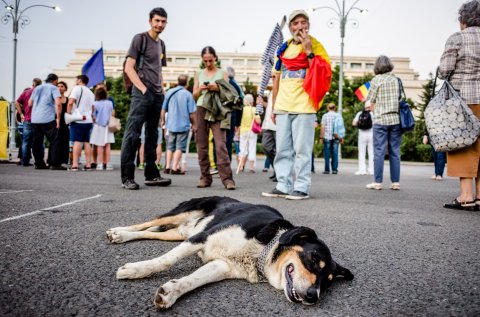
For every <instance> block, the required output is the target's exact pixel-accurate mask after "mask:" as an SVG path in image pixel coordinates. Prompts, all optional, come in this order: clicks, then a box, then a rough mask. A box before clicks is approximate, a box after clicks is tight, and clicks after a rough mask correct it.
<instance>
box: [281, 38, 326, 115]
mask: <svg viewBox="0 0 480 317" xmlns="http://www.w3.org/2000/svg"><path fill="white" fill-rule="evenodd" d="M310 39H311V40H312V51H313V53H314V54H315V55H319V56H320V57H321V58H323V59H325V60H326V61H327V62H328V63H330V59H329V57H328V54H327V52H326V51H325V49H324V48H323V45H322V44H320V42H318V41H317V40H316V39H314V38H313V37H310ZM289 42H290V44H289V45H288V47H287V49H286V50H285V53H284V55H283V57H285V58H295V57H297V56H298V54H300V53H302V52H303V46H302V44H294V43H293V42H292V40H290V41H289ZM277 59H278V58H277V57H276V58H275V63H274V65H275V64H276V62H277ZM274 67H275V66H274ZM274 70H275V69H274ZM275 72H276V73H277V75H278V76H280V87H279V89H278V94H277V99H276V100H275V106H274V112H277V111H283V112H291V113H316V110H315V108H314V106H313V100H312V99H311V98H310V96H309V95H308V94H307V93H306V92H305V90H304V89H303V82H304V80H305V75H306V74H307V69H299V70H295V71H290V70H288V69H286V68H285V66H284V65H282V68H281V70H280V71H275ZM320 103H321V102H320Z"/></svg>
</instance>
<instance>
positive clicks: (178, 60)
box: [175, 57, 187, 65]
mask: <svg viewBox="0 0 480 317" xmlns="http://www.w3.org/2000/svg"><path fill="white" fill-rule="evenodd" d="M186 63H187V59H186V58H185V57H177V58H175V64H180V65H185V64H186Z"/></svg>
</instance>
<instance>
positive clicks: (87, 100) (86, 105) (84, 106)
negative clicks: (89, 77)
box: [68, 85, 95, 123]
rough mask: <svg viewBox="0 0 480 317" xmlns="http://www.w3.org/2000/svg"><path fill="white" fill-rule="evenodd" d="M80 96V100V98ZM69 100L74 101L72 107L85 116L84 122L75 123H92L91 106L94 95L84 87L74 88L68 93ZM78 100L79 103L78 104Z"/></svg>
mask: <svg viewBox="0 0 480 317" xmlns="http://www.w3.org/2000/svg"><path fill="white" fill-rule="evenodd" d="M80 95H81V98H80ZM68 98H69V99H75V104H74V107H78V111H79V112H80V114H82V115H83V116H85V118H86V119H85V120H82V121H75V123H93V120H92V106H93V103H94V102H95V95H94V94H93V93H92V92H91V90H90V89H88V88H87V87H86V86H79V85H77V86H75V87H73V89H72V92H71V93H70V96H69V97H68ZM79 100H80V103H79V102H78V101H79Z"/></svg>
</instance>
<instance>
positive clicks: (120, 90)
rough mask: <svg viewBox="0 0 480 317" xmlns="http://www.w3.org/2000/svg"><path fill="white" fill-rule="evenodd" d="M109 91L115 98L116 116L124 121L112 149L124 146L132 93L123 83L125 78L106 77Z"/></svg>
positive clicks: (116, 134)
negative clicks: (123, 140)
mask: <svg viewBox="0 0 480 317" xmlns="http://www.w3.org/2000/svg"><path fill="white" fill-rule="evenodd" d="M106 82H107V87H108V89H109V90H108V93H109V95H110V96H112V97H113V100H115V116H116V117H117V118H119V119H120V121H121V122H122V129H121V130H120V131H119V132H116V133H115V143H114V144H112V149H120V148H121V146H122V139H123V134H124V132H125V125H126V124H127V116H128V111H129V109H130V101H131V98H130V95H129V94H127V92H126V91H125V87H124V85H123V78H122V77H118V78H111V77H108V78H107V79H106Z"/></svg>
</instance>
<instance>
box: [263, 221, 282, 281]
mask: <svg viewBox="0 0 480 317" xmlns="http://www.w3.org/2000/svg"><path fill="white" fill-rule="evenodd" d="M286 231H287V230H279V231H278V232H277V234H276V235H275V237H273V239H272V240H270V242H269V243H268V244H267V245H266V246H264V247H263V250H262V252H260V255H259V256H258V259H257V270H258V273H259V275H260V277H261V278H263V281H266V276H265V263H266V262H267V257H268V255H269V254H270V252H271V251H272V249H273V247H274V246H275V245H277V244H278V241H279V240H280V237H281V236H282V234H284V233H285V232H286Z"/></svg>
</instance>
